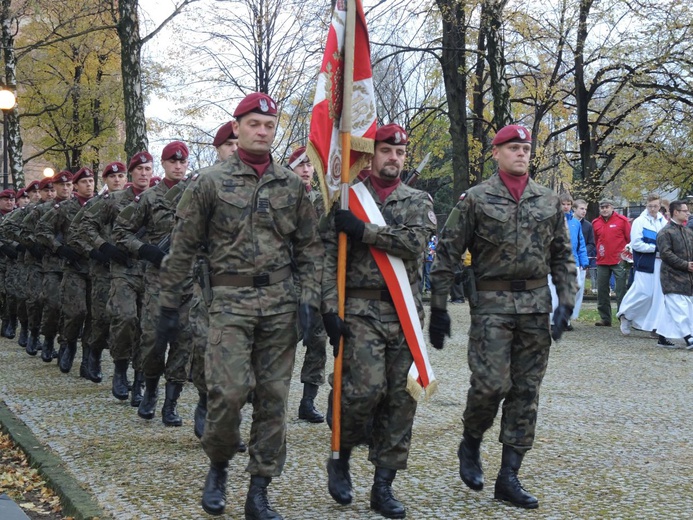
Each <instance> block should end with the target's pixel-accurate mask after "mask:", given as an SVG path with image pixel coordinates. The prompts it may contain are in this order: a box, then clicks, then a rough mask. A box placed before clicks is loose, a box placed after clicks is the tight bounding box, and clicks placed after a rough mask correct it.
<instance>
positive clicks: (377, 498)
mask: <svg viewBox="0 0 693 520" xmlns="http://www.w3.org/2000/svg"><path fill="white" fill-rule="evenodd" d="M396 475H397V471H396V470H394V469H387V468H375V477H374V478H373V487H372V488H371V509H372V510H373V511H375V512H376V513H380V514H381V515H383V516H384V517H385V518H405V517H406V516H407V511H406V510H405V509H404V506H403V505H402V502H400V501H399V500H397V499H396V498H395V496H394V495H393V494H392V481H393V480H395V476H396Z"/></svg>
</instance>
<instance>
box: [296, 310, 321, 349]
mask: <svg viewBox="0 0 693 520" xmlns="http://www.w3.org/2000/svg"><path fill="white" fill-rule="evenodd" d="M317 321H318V310H317V309H316V308H315V307H313V306H311V305H308V304H307V303H302V304H300V305H299V306H298V322H299V323H300V324H301V330H302V331H303V344H304V345H305V344H306V341H307V340H308V338H309V337H310V335H311V333H312V332H313V329H314V328H315V325H316V324H317Z"/></svg>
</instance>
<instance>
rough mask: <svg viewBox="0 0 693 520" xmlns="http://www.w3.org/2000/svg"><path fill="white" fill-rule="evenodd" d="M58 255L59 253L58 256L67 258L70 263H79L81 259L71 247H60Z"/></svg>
mask: <svg viewBox="0 0 693 520" xmlns="http://www.w3.org/2000/svg"><path fill="white" fill-rule="evenodd" d="M56 253H58V256H60V257H62V258H65V259H66V260H69V261H70V262H77V261H78V260H79V258H80V256H79V254H78V253H77V251H75V250H74V249H72V248H71V247H70V246H59V247H58V249H57V251H56Z"/></svg>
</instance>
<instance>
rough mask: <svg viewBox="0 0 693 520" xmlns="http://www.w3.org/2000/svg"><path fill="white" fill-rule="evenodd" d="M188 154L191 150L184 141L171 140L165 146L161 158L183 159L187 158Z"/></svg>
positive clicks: (165, 159) (163, 159)
mask: <svg viewBox="0 0 693 520" xmlns="http://www.w3.org/2000/svg"><path fill="white" fill-rule="evenodd" d="M188 155H190V152H189V151H188V147H187V146H186V144H185V143H184V142H183V141H171V142H170V143H168V144H167V145H166V146H164V149H163V150H162V151H161V160H162V161H167V160H168V159H176V160H182V159H187V158H188Z"/></svg>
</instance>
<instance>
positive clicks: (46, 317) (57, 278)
mask: <svg viewBox="0 0 693 520" xmlns="http://www.w3.org/2000/svg"><path fill="white" fill-rule="evenodd" d="M62 279H63V273H60V272H53V271H50V272H47V273H43V286H42V290H41V300H42V301H43V315H42V317H41V334H43V335H44V336H45V337H46V338H55V336H56V335H57V334H58V332H59V331H61V329H60V322H61V320H60V316H61V309H60V305H61V301H60V284H61V281H62Z"/></svg>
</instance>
